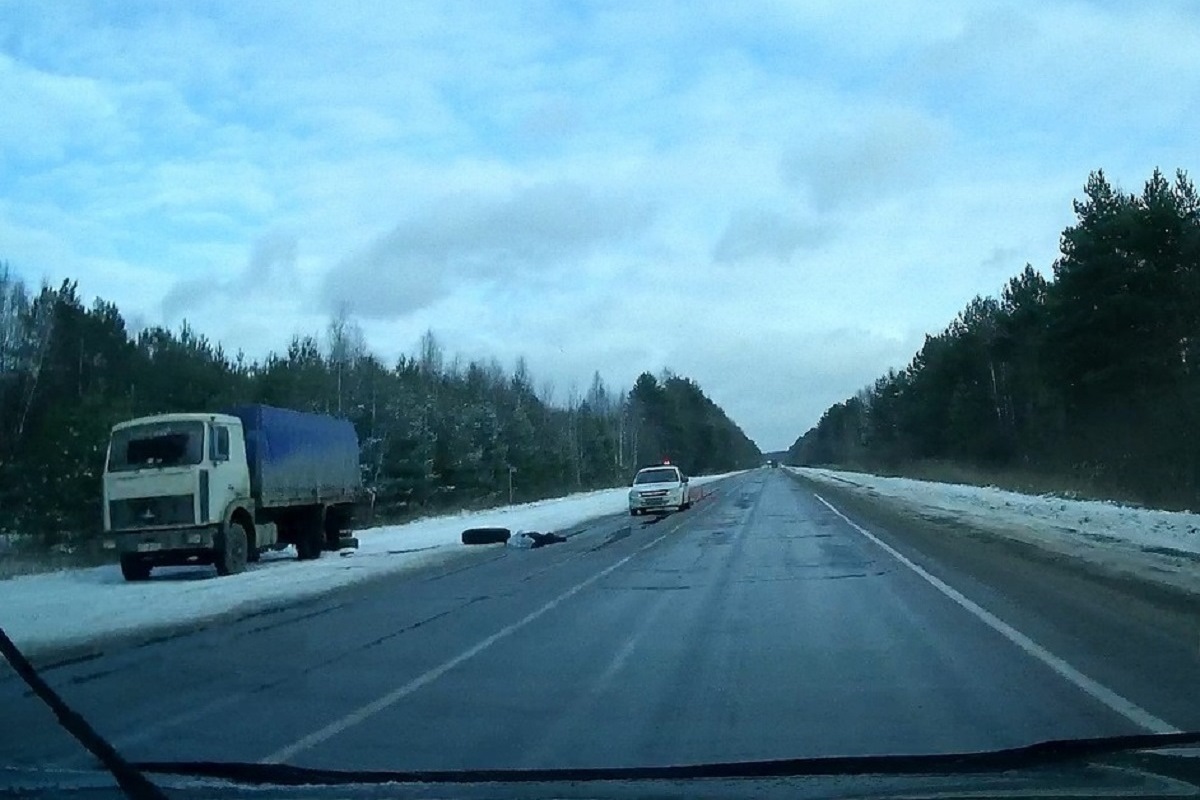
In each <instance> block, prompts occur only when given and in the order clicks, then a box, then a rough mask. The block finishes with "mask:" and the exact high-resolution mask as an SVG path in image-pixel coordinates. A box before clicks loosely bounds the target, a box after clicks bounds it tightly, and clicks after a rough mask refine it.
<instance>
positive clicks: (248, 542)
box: [104, 405, 361, 581]
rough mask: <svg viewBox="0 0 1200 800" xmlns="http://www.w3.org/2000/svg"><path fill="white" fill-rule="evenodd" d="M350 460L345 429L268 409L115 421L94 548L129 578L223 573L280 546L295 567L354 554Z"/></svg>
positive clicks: (354, 473)
mask: <svg viewBox="0 0 1200 800" xmlns="http://www.w3.org/2000/svg"><path fill="white" fill-rule="evenodd" d="M358 458H359V451H358V437H357V435H356V434H355V432H354V427H353V426H352V425H351V424H350V423H349V422H348V421H346V420H343V419H336V418H334V417H328V416H324V415H322V414H305V413H302V412H299V411H290V410H287V409H282V408H272V407H270V406H263V405H245V406H237V407H235V408H232V409H229V410H228V412H227V413H222V414H163V415H159V416H153V417H142V418H139V419H134V420H130V421H128V422H122V423H120V424H118V425H115V426H114V427H113V431H112V438H111V440H110V442H109V447H108V458H107V460H106V462H105V468H104V533H105V540H104V546H105V547H106V548H107V549H110V550H116V551H117V552H118V553H119V554H120V559H121V573H122V574H123V575H124V576H125V580H128V581H135V580H144V579H146V578H148V577H149V576H150V570H151V569H152V568H154V567H155V566H163V565H181V564H213V565H215V566H216V568H217V574H219V575H229V574H232V573H237V572H241V571H242V570H244V569H245V568H246V562H247V561H257V560H258V556H259V554H260V553H262V552H263V551H265V550H268V549H275V550H281V549H283V548H284V547H286V546H287V545H289V544H291V545H295V547H296V553H297V555H298V556H299V557H300V559H302V560H308V559H314V558H318V557H319V556H320V555H321V552H322V550H326V549H330V550H335V549H338V548H340V547H343V546H356V545H357V541H356V540H354V539H353V538H352V537H351V536H350V535H349V532H348V530H349V527H350V524H351V521H352V518H353V509H354V504H355V502H356V501H357V500H358V498H359V495H360V490H361V476H360V472H359V460H358Z"/></svg>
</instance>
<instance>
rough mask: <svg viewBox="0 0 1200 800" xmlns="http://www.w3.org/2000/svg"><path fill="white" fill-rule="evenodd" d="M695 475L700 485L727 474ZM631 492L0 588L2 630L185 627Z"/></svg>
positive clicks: (604, 511) (25, 644)
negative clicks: (249, 557)
mask: <svg viewBox="0 0 1200 800" xmlns="http://www.w3.org/2000/svg"><path fill="white" fill-rule="evenodd" d="M731 474H736V473H729V474H727V475H712V476H701V477H694V478H692V485H693V486H703V485H705V484H707V483H712V482H713V481H717V480H720V479H722V478H725V477H728V476H729V475H731ZM628 491H629V490H628V489H627V488H624V487H621V488H616V489H601V490H599V491H594V492H585V493H582V494H575V495H569V496H567V497H559V498H554V499H552V500H541V501H538V502H534V503H525V504H522V505H516V506H505V507H501V508H494V509H489V510H486V511H474V512H464V513H458V514H451V515H448V516H442V517H430V518H427V519H421V520H417V521H415V522H409V523H406V524H404V525H389V526H384V527H379V528H371V529H368V530H363V531H360V532H359V533H358V534H357V535H358V538H359V547H358V549H357V550H351V551H343V554H337V553H326V554H324V556H323V557H321V558H319V559H317V560H316V561H297V560H296V559H295V556H294V555H292V554H291V553H290V550H287V551H282V552H279V553H268V554H264V555H263V557H262V561H260V562H259V563H258V564H251V565H250V567H249V569H248V570H247V571H246V572H244V573H242V574H240V575H230V576H227V577H224V578H220V579H216V578H215V572H214V571H213V568H212V567H160V568H158V569H156V570H155V571H154V575H153V577H152V578H151V579H150V580H149V581H144V582H138V583H126V582H125V580H124V579H123V578H122V577H121V571H120V569H119V568H118V567H116V566H115V565H114V566H105V567H92V568H87V569H71V570H63V571H60V572H52V573H44V574H38V575H24V576H18V577H14V578H9V579H7V580H3V581H0V594H2V596H3V599H2V600H0V628H3V629H4V630H5V632H6V633H7V634H8V635H9V637H10V638H12V639H13V641H14V642H16V644H17V645H18V646H19V647H21V648H22V649H24V650H25V651H26V652H27V653H34V654H36V653H38V652H40V651H46V650H49V649H52V648H61V647H69V646H73V645H79V644H84V643H86V642H88V641H90V640H93V639H97V638H101V637H106V636H111V635H115V634H123V633H130V632H134V631H138V630H148V629H154V628H159V627H165V626H171V625H178V624H188V623H192V622H199V621H202V620H205V619H212V618H215V617H219V616H222V615H225V614H228V613H230V612H234V611H239V610H245V611H248V610H251V609H253V608H258V607H262V606H267V605H273V604H278V603H280V602H283V601H287V600H294V599H301V598H306V597H313V596H316V595H320V594H323V593H325V592H328V591H330V590H332V589H335V588H338V587H341V586H346V585H348V584H352V583H356V582H359V581H363V580H367V579H369V578H373V577H378V576H380V575H386V574H393V573H400V572H405V571H409V570H414V569H418V568H421V567H425V566H429V565H432V564H436V563H438V562H441V561H445V560H447V559H449V558H453V557H454V556H455V555H458V554H462V553H464V552H467V551H468V550H469V549H471V548H468V547H467V546H465V545H463V544H462V540H461V538H460V537H461V535H462V532H463V530H464V529H465V528H471V527H482V526H500V527H506V528H510V529H512V530H513V531H517V530H530V531H541V532H548V531H562V530H566V529H568V528H571V527H573V526H575V525H578V524H579V523H581V522H585V521H587V520H589V519H593V518H596V517H601V516H605V515H609V514H617V513H621V512H623V511H625V510H626V509H627V507H628V506H627V502H628V501H627V499H626V498H627V494H628Z"/></svg>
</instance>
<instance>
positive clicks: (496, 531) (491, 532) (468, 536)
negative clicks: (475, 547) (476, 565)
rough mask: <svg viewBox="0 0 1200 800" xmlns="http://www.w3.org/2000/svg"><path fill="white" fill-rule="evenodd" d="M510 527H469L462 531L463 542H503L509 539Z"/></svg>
mask: <svg viewBox="0 0 1200 800" xmlns="http://www.w3.org/2000/svg"><path fill="white" fill-rule="evenodd" d="M511 535H512V531H510V530H509V529H508V528H467V529H466V530H465V531H463V532H462V543H463V544H501V543H503V542H507V541H508V537H509V536H511Z"/></svg>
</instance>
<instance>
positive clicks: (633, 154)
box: [0, 0, 1200, 447]
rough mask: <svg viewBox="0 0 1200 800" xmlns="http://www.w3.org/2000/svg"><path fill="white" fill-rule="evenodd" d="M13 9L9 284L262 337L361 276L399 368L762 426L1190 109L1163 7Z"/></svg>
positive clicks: (1154, 154) (992, 261)
mask: <svg viewBox="0 0 1200 800" xmlns="http://www.w3.org/2000/svg"><path fill="white" fill-rule="evenodd" d="M10 12H11V13H10ZM6 15H7V18H6V23H8V29H9V30H8V32H7V33H6V35H5V37H4V38H3V39H0V102H2V103H3V104H4V107H5V125H3V126H0V182H2V183H3V185H4V186H5V192H4V196H3V197H2V198H0V242H2V244H0V248H2V249H3V252H0V259H3V260H7V261H10V262H11V263H12V264H13V266H14V267H16V268H17V269H18V271H20V272H21V273H22V274H23V275H26V276H27V277H31V278H32V279H34V280H36V279H37V277H40V276H41V275H43V274H44V275H46V276H47V277H48V278H50V279H52V280H55V281H57V280H60V279H61V278H64V277H76V278H78V279H79V280H80V286H81V289H82V290H83V291H84V292H85V293H95V294H100V295H102V296H104V297H106V298H109V299H113V300H115V301H117V302H118V304H119V305H120V306H121V307H122V309H125V310H127V311H128V312H129V313H131V314H138V315H141V316H143V317H145V318H146V319H147V320H148V321H150V322H152V323H153V322H160V321H165V322H170V323H172V324H174V323H175V322H176V321H177V319H178V318H179V317H181V316H185V315H186V316H187V317H188V319H189V320H190V321H191V322H192V323H193V324H194V325H195V326H196V327H197V328H198V329H200V330H202V331H204V332H205V333H207V334H208V335H209V336H210V337H211V338H214V339H217V340H221V341H224V343H225V344H226V347H227V349H230V350H235V349H237V348H239V347H244V348H245V349H246V350H247V351H248V352H249V353H251V354H252V355H261V354H262V353H263V352H264V350H265V348H268V347H280V346H283V345H284V344H286V341H287V338H288V337H289V336H290V335H291V334H292V333H293V332H307V331H316V330H320V329H321V328H322V327H323V321H324V318H325V316H326V315H327V314H328V313H329V312H330V310H332V309H334V308H336V306H337V305H339V304H340V303H342V302H344V301H349V302H350V303H351V304H352V306H355V307H357V308H358V311H359V313H360V314H361V315H363V316H364V319H363V327H364V330H365V331H366V332H367V335H368V339H369V343H370V344H371V345H372V346H373V347H375V348H376V349H378V350H379V351H380V352H381V353H383V354H384V355H386V356H388V357H389V358H390V357H394V356H395V355H396V354H398V353H399V352H404V351H408V350H411V349H412V347H413V346H415V342H416V339H417V337H419V335H420V333H421V332H422V331H423V330H424V329H425V328H426V327H432V328H433V329H434V330H436V331H438V332H439V334H441V335H442V336H443V338H444V339H445V343H446V345H447V347H448V348H449V349H451V350H454V349H461V350H463V351H464V352H465V353H467V354H470V355H475V356H479V357H487V356H490V355H495V356H496V357H498V358H500V360H501V361H502V362H504V363H506V364H511V363H512V360H513V359H514V358H515V357H516V356H517V355H520V354H525V355H526V356H528V357H529V359H530V363H531V365H532V367H533V369H534V371H535V372H536V373H537V374H539V375H542V376H546V377H548V378H554V379H555V380H558V381H559V382H560V385H561V386H562V387H564V390H565V386H566V385H567V384H569V383H570V382H572V381H573V382H575V383H576V384H577V385H580V386H583V385H586V383H587V381H588V380H589V379H590V376H591V373H592V371H593V370H594V369H600V370H601V372H602V374H604V375H605V377H606V378H607V379H609V380H610V382H613V383H620V382H628V381H630V380H632V378H633V377H635V376H636V374H637V373H638V372H640V371H642V370H643V369H650V370H652V371H656V370H658V369H660V368H662V367H664V366H670V367H672V368H674V369H676V370H677V371H679V372H682V373H687V374H690V375H692V376H694V377H695V378H697V380H699V382H700V383H701V385H702V386H703V387H704V388H705V390H706V391H707V392H708V393H709V394H710V395H711V396H713V397H714V398H715V399H717V400H718V402H722V403H727V404H728V406H729V410H730V411H731V412H732V413H733V414H734V416H735V418H736V419H737V420H738V421H739V422H741V423H743V425H744V427H745V428H746V429H747V431H748V432H749V433H750V434H751V435H752V436H755V437H758V438H760V439H761V442H760V443H761V444H763V445H764V446H766V447H778V446H783V445H785V444H787V443H789V442H790V441H791V440H792V439H794V438H795V436H796V435H799V434H800V433H802V432H803V429H804V428H805V427H806V426H807V425H808V424H811V423H813V422H815V421H816V418H817V417H818V416H819V414H820V411H821V410H823V408H824V406H827V405H828V404H829V403H830V402H833V401H835V400H837V399H841V398H843V397H845V396H848V395H849V394H851V393H852V392H854V391H855V390H856V389H858V388H860V387H861V386H862V385H863V384H865V383H866V382H868V381H869V380H870V379H871V378H872V377H874V376H875V375H877V374H879V372H881V371H882V370H883V369H884V368H886V366H888V365H893V366H901V365H903V363H904V362H906V361H907V360H908V357H909V356H911V354H912V349H913V348H914V347H915V346H917V345H918V344H919V342H920V336H921V334H922V333H923V332H924V331H927V330H937V329H939V328H941V327H942V326H944V325H945V324H946V323H947V322H949V320H950V319H951V318H952V317H953V315H954V314H955V313H956V312H957V311H958V310H959V309H960V308H961V307H962V306H963V305H964V304H965V303H966V302H967V300H969V299H970V297H971V296H972V295H974V294H976V293H980V292H984V293H987V292H995V291H997V290H998V289H999V288H1000V286H1001V285H1002V284H1003V282H1004V280H1005V279H1006V278H1007V277H1008V276H1009V275H1011V274H1012V273H1013V272H1015V271H1016V270H1017V269H1019V268H1020V266H1021V265H1022V264H1023V263H1024V262H1026V261H1029V262H1032V263H1033V264H1034V265H1035V266H1037V267H1040V268H1043V269H1045V268H1047V267H1048V266H1049V263H1050V260H1051V259H1052V258H1053V256H1054V252H1055V247H1056V244H1057V236H1058V233H1059V231H1061V229H1062V227H1063V226H1064V225H1065V224H1067V223H1069V222H1070V219H1071V209H1070V200H1071V198H1072V197H1074V196H1077V195H1078V194H1079V193H1080V189H1081V187H1082V184H1083V182H1084V180H1085V178H1086V174H1087V171H1088V170H1090V169H1094V168H1096V167H1104V168H1106V170H1107V171H1108V172H1109V173H1110V174H1111V175H1112V177H1113V178H1114V179H1116V180H1118V181H1121V182H1123V183H1125V184H1126V185H1127V186H1128V187H1134V188H1136V186H1137V185H1139V184H1140V182H1141V181H1142V180H1144V178H1145V177H1146V175H1147V174H1148V173H1149V170H1150V169H1151V168H1152V167H1154V166H1155V165H1159V166H1162V167H1163V168H1164V169H1166V170H1168V171H1169V170H1172V169H1173V168H1175V167H1176V166H1182V167H1189V166H1190V167H1195V166H1196V165H1194V164H1191V163H1188V161H1187V159H1189V158H1194V143H1195V141H1196V140H1197V137H1198V135H1200V122H1198V120H1200V96H1198V95H1197V94H1196V92H1195V90H1194V87H1195V86H1196V85H1198V84H1200V49H1198V48H1196V47H1195V46H1194V43H1195V42H1196V41H1198V40H1200V17H1198V16H1197V12H1196V11H1195V10H1193V8H1192V7H1191V6H1190V5H1187V4H1181V3H1171V2H1149V3H1140V4H1135V5H1125V6H1119V5H1105V4H1082V3H1077V2H1073V1H1072V0H1062V1H1061V2H1044V3H1015V4H1005V5H996V4H993V3H990V2H987V0H979V1H978V2H974V1H971V2H961V3H956V4H950V5H947V4H929V3H925V2H919V1H918V0H898V2H896V3H892V4H890V5H888V6H887V8H883V7H881V6H880V5H879V4H878V3H868V2H866V0H852V1H851V2H843V1H842V0H827V1H824V2H812V3H799V4H797V3H791V2H783V1H782V0H781V1H780V2H761V3H755V4H752V5H749V6H744V5H737V4H709V5H702V4H694V3H690V2H678V3H655V4H649V5H647V4H639V3H616V4H604V5H600V6H590V5H583V6H579V5H568V4H559V3H554V2H550V3H523V4H519V5H515V6H514V5H509V4H494V5H480V4H465V5H456V4H453V3H428V4H423V3H404V4H396V3H388V2H378V3H354V4H350V5H345V4H342V5H338V6H336V7H335V6H329V5H322V4H311V5H310V4H305V3H254V4H218V5H216V6H191V5H149V6H128V7H121V6H117V7H101V6H91V5H86V4H85V5H71V4H52V5H51V6H46V5H45V4H43V3H34V2H15V3H10V4H9V5H7V6H6ZM263 276H268V277H266V278H265V279H264V277H263ZM281 285H284V286H283V288H281ZM240 297H247V298H251V299H252V300H253V302H252V304H250V305H252V306H253V311H252V312H251V311H247V310H245V308H244V306H245V305H246V304H242V306H241V307H239V306H238V305H237V304H236V302H235V301H236V300H237V299H238V298H240ZM239 308H241V310H239ZM756 370H757V371H756ZM785 434H786V435H785Z"/></svg>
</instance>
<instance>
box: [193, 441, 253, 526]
mask: <svg viewBox="0 0 1200 800" xmlns="http://www.w3.org/2000/svg"><path fill="white" fill-rule="evenodd" d="M208 427H209V435H208V459H207V461H208V464H207V465H206V466H207V469H204V470H202V471H201V474H200V491H199V494H200V506H201V510H202V511H204V510H207V512H208V514H207V519H208V521H209V522H220V521H221V520H222V518H223V516H224V514H225V509H227V508H228V507H229V504H230V503H231V502H233V501H234V500H235V499H238V498H246V497H248V496H249V494H250V483H249V481H250V477H249V474H248V472H247V468H246V457H245V454H244V453H243V452H242V451H241V448H239V447H237V446H236V445H237V441H236V440H235V439H234V436H233V434H234V432H233V431H231V430H230V426H229V425H228V424H226V423H222V422H212V423H209V426H208ZM239 453H241V459H240V460H239V459H238V458H237V456H238V455H239Z"/></svg>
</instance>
